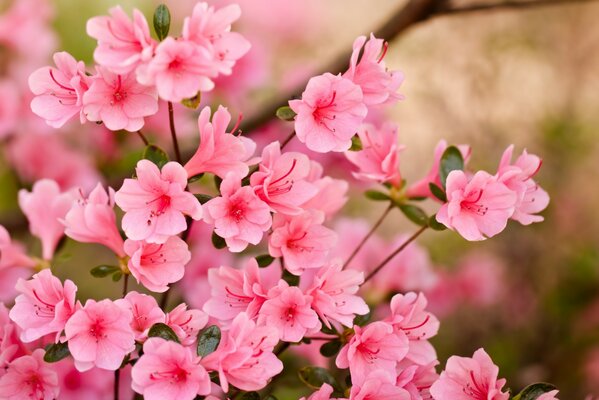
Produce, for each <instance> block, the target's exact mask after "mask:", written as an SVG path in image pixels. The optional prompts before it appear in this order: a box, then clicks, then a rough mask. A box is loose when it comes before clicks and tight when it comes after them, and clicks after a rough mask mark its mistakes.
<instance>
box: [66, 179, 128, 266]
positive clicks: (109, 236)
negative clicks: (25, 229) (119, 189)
mask: <svg viewBox="0 0 599 400" xmlns="http://www.w3.org/2000/svg"><path fill="white" fill-rule="evenodd" d="M64 225H65V231H64V233H65V235H67V236H68V237H70V238H72V239H74V240H76V241H78V242H82V243H100V244H102V245H104V246H106V247H108V248H109V249H110V250H112V251H113V252H114V253H115V254H116V255H117V256H119V257H123V256H124V255H125V252H124V250H123V245H124V242H123V238H121V234H120V233H119V229H118V227H117V225H116V215H115V213H114V189H112V188H110V187H109V188H108V192H107V191H106V190H104V188H103V187H102V184H100V183H98V185H97V186H96V187H95V188H94V190H92V191H91V193H90V194H89V196H87V197H85V196H84V195H83V193H82V192H80V193H79V198H78V199H77V201H75V202H73V205H72V206H71V209H70V210H69V211H68V212H67V214H66V215H65V217H64Z"/></svg>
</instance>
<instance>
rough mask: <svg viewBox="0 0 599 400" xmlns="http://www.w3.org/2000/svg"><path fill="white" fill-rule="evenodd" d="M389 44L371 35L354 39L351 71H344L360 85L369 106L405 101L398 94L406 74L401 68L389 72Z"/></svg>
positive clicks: (346, 76) (350, 63)
mask: <svg viewBox="0 0 599 400" xmlns="http://www.w3.org/2000/svg"><path fill="white" fill-rule="evenodd" d="M387 46H388V43H387V42H385V41H384V40H383V39H377V38H375V37H374V35H373V34H372V33H371V34H370V39H369V40H368V41H367V40H366V37H365V36H359V37H358V38H357V39H356V40H355V41H354V46H353V52H352V55H351V60H350V62H349V70H348V71H347V72H346V73H344V74H343V77H344V78H347V79H350V80H351V81H352V82H353V83H355V84H356V85H358V86H360V88H361V89H362V93H363V95H364V103H365V104H366V105H368V106H374V105H378V104H385V103H390V102H391V101H397V100H402V99H403V96H402V95H400V94H398V93H396V92H397V90H398V89H399V87H400V86H401V84H402V82H403V78H404V77H403V74H402V73H401V72H399V71H387V68H386V67H385V62H384V61H383V58H384V57H385V54H387Z"/></svg>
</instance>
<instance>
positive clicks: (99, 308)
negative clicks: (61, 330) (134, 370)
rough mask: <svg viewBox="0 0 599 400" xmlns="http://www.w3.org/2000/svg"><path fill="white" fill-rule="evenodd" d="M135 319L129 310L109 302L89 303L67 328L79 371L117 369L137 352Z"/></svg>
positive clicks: (70, 319)
mask: <svg viewBox="0 0 599 400" xmlns="http://www.w3.org/2000/svg"><path fill="white" fill-rule="evenodd" d="M132 318H133V315H132V314H131V311H130V310H129V309H127V308H126V307H121V306H119V305H117V304H116V303H114V302H112V301H110V300H102V301H98V302H96V301H95V300H87V301H86V303H85V306H84V307H83V308H82V309H80V310H78V311H76V312H75V314H73V315H72V316H71V318H69V320H68V321H67V324H66V326H65V334H66V338H67V340H68V343H69V350H70V352H71V355H72V356H73V358H74V359H75V366H76V367H77V370H79V371H87V370H89V369H91V368H92V367H94V366H96V367H98V368H101V369H107V370H109V371H114V370H116V369H118V368H119V367H120V366H121V363H122V361H123V358H124V357H125V355H127V354H128V353H130V352H132V351H133V350H135V333H134V332H133V329H131V320H132Z"/></svg>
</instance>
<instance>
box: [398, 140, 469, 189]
mask: <svg viewBox="0 0 599 400" xmlns="http://www.w3.org/2000/svg"><path fill="white" fill-rule="evenodd" d="M447 147H448V146H447V142H446V141H445V140H441V141H439V143H437V146H436V147H435V152H434V157H435V158H434V161H433V166H432V167H431V169H430V171H429V172H428V174H427V175H426V176H425V177H424V178H422V179H421V180H419V181H417V182H416V183H414V184H413V185H411V186H409V187H408V189H407V190H406V195H407V196H408V197H430V198H432V199H435V200H437V198H436V197H435V196H433V194H432V193H431V190H430V188H429V184H430V183H434V184H435V185H437V186H439V187H442V186H441V178H440V177H439V164H440V163H441V157H442V156H443V153H444V152H445V150H446V149H447ZM457 148H458V149H459V150H460V153H462V157H463V158H464V164H466V163H467V162H468V160H469V159H470V154H471V152H472V149H471V148H470V146H468V145H465V144H463V145H459V146H457Z"/></svg>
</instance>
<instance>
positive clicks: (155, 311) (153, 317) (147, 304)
mask: <svg viewBox="0 0 599 400" xmlns="http://www.w3.org/2000/svg"><path fill="white" fill-rule="evenodd" d="M115 304H117V305H119V306H120V307H123V308H127V309H129V310H131V314H132V315H133V318H132V319H131V329H133V332H134V333H135V340H137V341H139V342H143V341H144V340H146V339H147V338H148V331H149V330H150V328H151V327H152V325H154V324H156V323H159V322H162V323H164V322H165V321H166V315H165V314H164V312H163V311H162V310H161V309H160V307H158V303H157V302H156V299H155V298H154V297H152V296H148V295H147V294H142V293H137V292H129V293H127V295H126V296H125V297H124V298H122V299H118V300H116V301H115Z"/></svg>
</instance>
